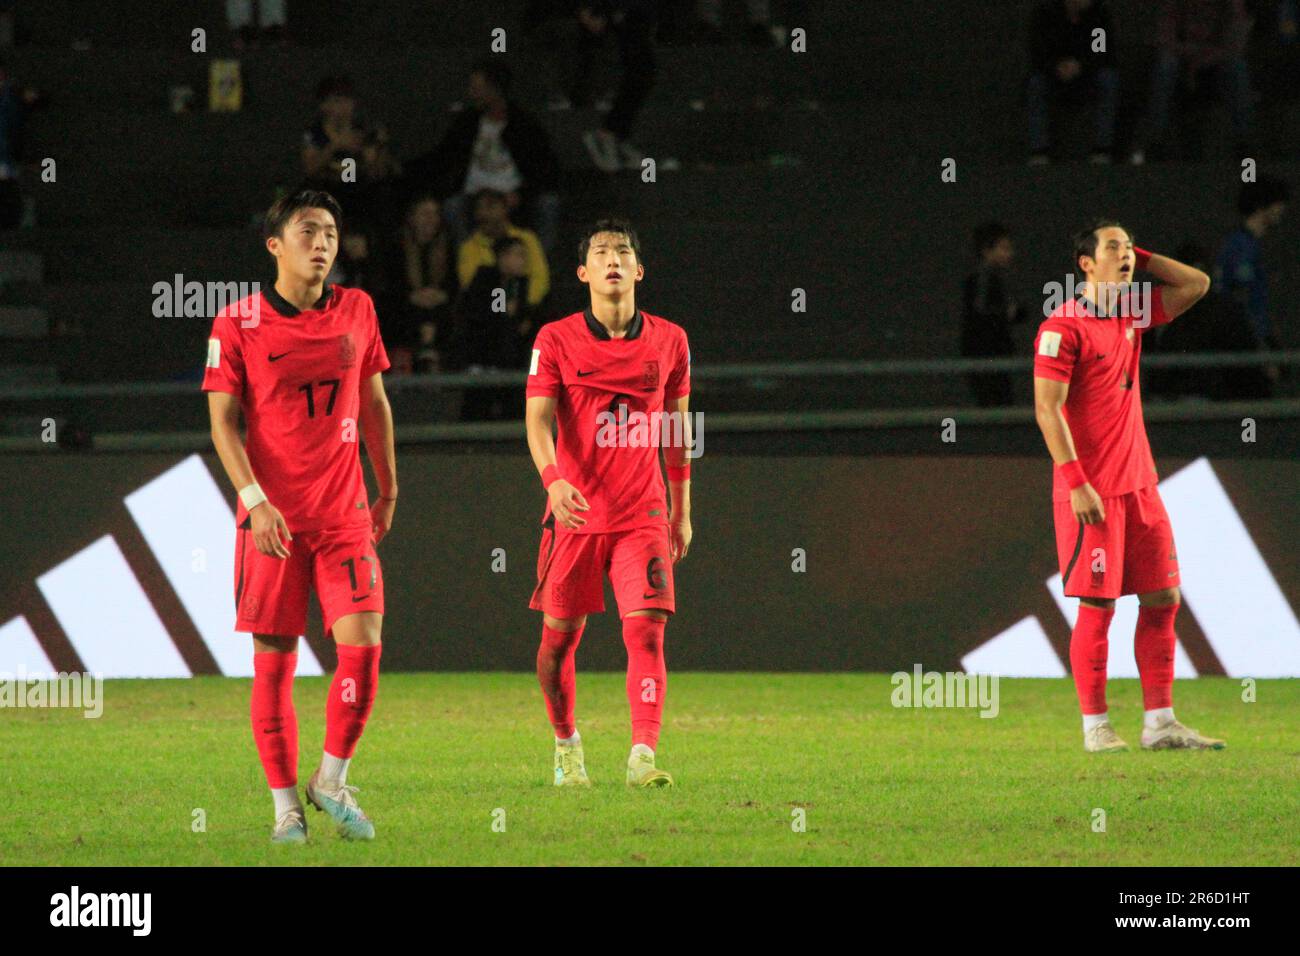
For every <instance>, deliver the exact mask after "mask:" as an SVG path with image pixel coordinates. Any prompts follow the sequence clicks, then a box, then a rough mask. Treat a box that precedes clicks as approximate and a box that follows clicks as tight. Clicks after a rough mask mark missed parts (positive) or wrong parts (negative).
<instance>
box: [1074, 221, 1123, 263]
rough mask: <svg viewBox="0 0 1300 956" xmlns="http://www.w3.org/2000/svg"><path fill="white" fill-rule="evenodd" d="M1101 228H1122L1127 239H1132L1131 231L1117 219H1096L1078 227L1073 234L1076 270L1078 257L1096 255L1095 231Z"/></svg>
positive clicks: (1090, 257)
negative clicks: (1081, 227)
mask: <svg viewBox="0 0 1300 956" xmlns="http://www.w3.org/2000/svg"><path fill="white" fill-rule="evenodd" d="M1102 229H1123V230H1124V231H1125V232H1127V233H1128V237H1129V239H1132V240H1133V241H1134V242H1136V241H1137V240H1136V239H1133V233H1132V232H1129V228H1128V226H1126V225H1124V224H1123V223H1122V222H1120V221H1119V220H1117V219H1096V220H1093V223H1092V225H1090V226H1088V227H1087V228H1086V229H1080V230H1079V231H1078V232H1076V233H1075V234H1074V268H1075V269H1076V270H1078V271H1082V270H1080V269H1079V259H1080V257H1081V256H1087V257H1088V258H1089V259H1095V258H1096V257H1097V241H1098V240H1097V233H1098V232H1099V231H1100V230H1102Z"/></svg>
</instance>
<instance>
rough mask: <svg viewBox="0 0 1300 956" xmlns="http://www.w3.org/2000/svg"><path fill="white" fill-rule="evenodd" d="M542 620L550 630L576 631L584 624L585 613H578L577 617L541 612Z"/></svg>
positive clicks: (585, 620)
mask: <svg viewBox="0 0 1300 956" xmlns="http://www.w3.org/2000/svg"><path fill="white" fill-rule="evenodd" d="M542 621H543V622H544V623H545V624H546V626H547V627H549V628H550V629H551V630H552V631H578V630H581V629H582V628H583V627H584V626H585V625H586V623H587V615H585V614H580V615H579V616H578V617H551V615H549V614H543V615H542Z"/></svg>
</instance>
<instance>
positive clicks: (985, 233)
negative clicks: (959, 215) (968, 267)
mask: <svg viewBox="0 0 1300 956" xmlns="http://www.w3.org/2000/svg"><path fill="white" fill-rule="evenodd" d="M972 238H973V240H974V243H975V255H977V256H980V255H983V254H984V252H985V250H987V249H992V248H993V247H994V246H996V245H997V244H998V243H999V242H1001V241H1002V240H1003V239H1010V238H1011V230H1010V229H1008V228H1007V227H1006V226H1005V225H1003V224H1002V223H1000V222H993V221H991V220H990V221H989V222H982V223H980V224H979V225H978V226H976V227H975V232H974V233H972Z"/></svg>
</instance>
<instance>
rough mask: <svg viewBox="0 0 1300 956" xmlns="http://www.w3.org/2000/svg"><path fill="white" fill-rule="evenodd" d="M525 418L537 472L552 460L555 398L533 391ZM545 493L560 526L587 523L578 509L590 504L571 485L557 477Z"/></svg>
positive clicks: (544, 468)
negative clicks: (534, 393)
mask: <svg viewBox="0 0 1300 956" xmlns="http://www.w3.org/2000/svg"><path fill="white" fill-rule="evenodd" d="M524 419H525V425H526V427H527V430H528V450H529V452H531V453H532V456H533V464H534V465H535V466H536V467H537V473H538V474H539V475H540V474H541V473H542V472H544V471H545V470H546V469H547V468H548V467H550V466H552V465H554V464H555V436H554V434H553V433H552V431H551V426H552V424H553V423H554V421H555V399H554V398H550V397H548V396H544V395H534V396H533V397H532V398H530V399H528V404H527V405H526V406H525V410H524ZM546 494H547V495H548V496H550V499H551V513H552V514H553V515H555V520H556V521H558V522H559V523H560V525H561V526H562V527H565V528H570V529H573V528H580V527H582V526H583V525H584V524H586V523H587V519H586V518H584V517H582V515H581V514H579V512H581V511H589V510H590V509H591V506H590V505H588V504H587V499H586V498H584V497H582V492H580V491H579V490H578V489H577V488H575V487H573V485H571V484H569V483H568V482H567V481H565V480H564V479H563V478H557V479H555V481H553V482H551V484H550V485H549V486H548V487H547V489H546Z"/></svg>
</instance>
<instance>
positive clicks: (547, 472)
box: [542, 465, 560, 488]
mask: <svg viewBox="0 0 1300 956" xmlns="http://www.w3.org/2000/svg"><path fill="white" fill-rule="evenodd" d="M559 478H560V469H558V468H556V467H555V466H554V465H547V466H546V467H545V468H543V469H542V487H543V488H549V487H551V482H553V481H558V480H559Z"/></svg>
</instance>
